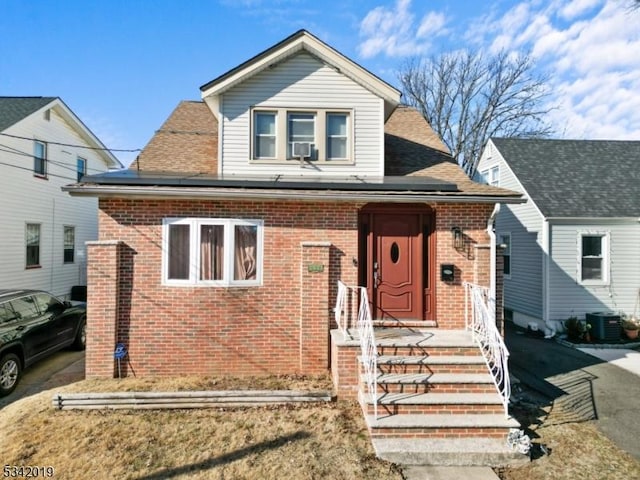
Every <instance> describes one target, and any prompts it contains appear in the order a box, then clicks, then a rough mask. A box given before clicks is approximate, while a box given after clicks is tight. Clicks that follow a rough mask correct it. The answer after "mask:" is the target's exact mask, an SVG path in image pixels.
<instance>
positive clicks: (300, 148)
mask: <svg viewBox="0 0 640 480" xmlns="http://www.w3.org/2000/svg"><path fill="white" fill-rule="evenodd" d="M293 156H294V157H296V158H299V159H300V165H304V159H305V158H310V157H311V143H309V142H293Z"/></svg>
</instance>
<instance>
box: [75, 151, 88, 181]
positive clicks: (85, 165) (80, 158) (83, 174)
mask: <svg viewBox="0 0 640 480" xmlns="http://www.w3.org/2000/svg"><path fill="white" fill-rule="evenodd" d="M81 161H82V166H83V169H82V172H80V170H79V169H78V165H79V164H80V162H81ZM80 173H82V175H80ZM86 174H87V159H86V158H84V157H80V156H78V157H76V177H80V178H82V177H83V176H85V175H86ZM80 178H78V179H77V180H78V182H79V181H80Z"/></svg>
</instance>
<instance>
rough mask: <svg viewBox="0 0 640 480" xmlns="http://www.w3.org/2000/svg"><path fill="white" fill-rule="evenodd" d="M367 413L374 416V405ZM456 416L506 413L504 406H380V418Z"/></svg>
mask: <svg viewBox="0 0 640 480" xmlns="http://www.w3.org/2000/svg"><path fill="white" fill-rule="evenodd" d="M366 413H368V414H369V415H373V414H374V410H373V405H372V404H367V405H366ZM434 413H437V414H456V415H458V414H459V415H463V414H464V415H474V414H482V413H487V414H500V413H504V407H503V406H502V405H484V404H482V405H472V404H465V405H447V404H443V405H404V404H394V405H378V415H379V416H389V415H414V414H415V415H421V414H434Z"/></svg>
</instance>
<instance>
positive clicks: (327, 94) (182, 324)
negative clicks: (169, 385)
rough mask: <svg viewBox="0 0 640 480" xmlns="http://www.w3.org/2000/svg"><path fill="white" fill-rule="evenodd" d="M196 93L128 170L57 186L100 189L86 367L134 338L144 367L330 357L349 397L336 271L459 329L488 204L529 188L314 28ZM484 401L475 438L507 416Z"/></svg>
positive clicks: (485, 263)
mask: <svg viewBox="0 0 640 480" xmlns="http://www.w3.org/2000/svg"><path fill="white" fill-rule="evenodd" d="M201 92H202V98H203V101H202V102H197V101H184V102H181V103H180V104H179V105H178V106H177V107H176V109H175V110H174V111H173V113H172V114H171V115H170V117H169V118H168V119H167V120H166V121H165V123H164V124H163V125H162V126H161V127H160V129H159V130H158V131H157V132H156V133H155V135H154V136H153V138H152V139H151V141H150V142H149V144H148V145H147V146H146V148H145V149H144V151H143V152H142V153H141V154H140V156H139V157H138V159H137V160H136V161H135V162H134V163H133V164H132V165H131V167H130V168H129V169H128V170H123V171H119V172H111V173H108V174H101V175H93V176H88V177H85V178H84V180H83V182H82V183H78V184H75V185H70V186H68V187H66V190H67V191H68V192H69V193H70V194H71V195H89V196H96V197H98V198H99V205H100V212H99V224H100V232H99V240H98V241H97V242H93V243H91V244H90V245H89V247H88V256H89V262H88V287H89V293H88V296H89V298H88V346H87V357H86V375H87V377H112V376H113V375H114V362H113V348H114V345H115V343H116V342H124V343H125V344H126V345H127V347H128V350H129V355H130V360H131V364H132V366H133V369H134V370H135V372H136V374H137V375H138V376H145V375H146V376H171V375H185V374H201V375H219V374H221V373H225V374H236V375H262V374H286V373H299V374H317V373H325V372H327V371H329V370H331V371H332V375H333V378H334V383H335V385H336V392H337V394H338V396H341V397H347V398H349V397H351V398H353V397H355V396H356V395H357V394H358V388H357V387H358V383H359V382H358V378H357V371H358V368H359V367H358V357H359V353H358V352H359V350H358V347H357V345H358V343H357V336H358V335H357V334H355V333H354V335H353V336H352V335H351V334H350V333H349V332H350V331H351V330H349V329H347V330H343V331H340V330H335V331H334V332H332V333H331V334H330V331H331V330H332V329H335V327H336V324H335V322H336V320H335V317H334V312H333V308H334V306H335V304H336V297H337V293H338V282H339V281H340V282H343V283H344V284H346V285H348V286H358V285H359V286H362V287H365V288H364V290H365V291H366V292H367V294H368V299H369V302H370V307H371V310H370V311H371V316H372V319H373V323H374V325H375V326H376V327H377V328H381V327H388V328H387V329H386V330H385V332H386V333H388V332H389V331H390V330H392V329H393V327H403V328H397V329H395V330H393V331H394V332H396V333H397V334H398V335H399V336H400V335H402V336H403V338H404V337H405V335H404V334H405V333H407V329H409V330H410V333H411V334H414V335H415V334H416V333H417V332H424V329H425V328H430V331H431V332H435V331H440V332H445V331H446V332H454V333H458V334H459V335H458V336H460V335H463V334H464V328H465V287H464V282H472V283H475V284H479V285H484V286H487V287H488V286H490V283H491V282H490V278H491V277H492V276H491V274H490V270H491V267H492V260H491V258H493V257H492V256H491V255H490V252H491V251H492V249H491V248H490V246H491V233H490V230H491V229H490V228H488V225H489V224H490V218H491V216H492V213H493V212H494V209H495V206H496V204H498V203H513V202H520V201H521V200H520V195H519V194H517V193H515V192H512V191H509V190H505V189H501V188H497V187H492V186H489V185H483V184H479V183H475V182H473V181H471V180H470V179H469V178H467V176H466V175H465V174H464V172H463V171H462V170H461V169H460V168H459V167H458V165H457V164H456V163H455V162H454V161H453V160H452V158H451V157H450V155H449V153H448V151H447V149H446V147H445V146H444V144H443V143H442V141H441V140H440V139H439V138H438V136H437V135H436V134H435V133H434V132H433V130H432V129H431V127H430V126H429V125H428V124H427V123H426V122H425V120H424V118H423V117H422V116H421V115H420V114H419V113H418V112H417V111H416V110H414V109H412V108H409V107H406V106H403V105H401V104H400V92H399V91H398V90H396V89H395V88H394V87H392V86H391V85H389V84H387V83H386V82H384V81H382V80H381V79H379V78H378V77H376V76H374V75H373V74H371V73H370V72H368V71H366V70H364V69H363V68H362V67H360V66H359V65H357V64H356V63H354V62H353V61H351V60H350V59H348V58H346V57H345V56H343V55H342V54H340V53H339V52H337V51H336V50H334V49H333V48H331V47H330V46H328V45H327V44H325V43H323V42H321V41H320V40H319V39H317V38H316V37H314V36H313V35H311V34H310V33H309V32H307V31H304V30H301V31H299V32H296V33H295V34H293V35H291V36H290V37H288V38H286V39H284V40H283V41H281V42H280V43H278V44H276V45H275V46H273V47H271V48H269V49H267V50H266V51H264V52H262V53H260V54H258V55H257V56H255V57H253V58H251V59H250V60H248V61H246V62H244V63H242V64H241V65H239V66H238V67H236V68H234V69H232V70H230V71H229V72H227V73H224V74H223V75H221V76H219V77H218V78H216V79H214V80H212V81H211V82H209V83H207V84H205V85H203V86H202V87H201ZM493 263H495V262H493ZM449 271H451V272H452V273H449ZM493 283H494V284H495V283H496V282H493ZM498 291H499V289H498ZM497 311H498V312H499V311H500V308H498V309H497ZM428 335H429V336H430V337H434V335H433V334H428ZM380 336H381V338H382V337H384V336H385V334H384V333H381V334H380ZM434 338H435V337H434ZM414 341H418V340H416V339H415V337H414ZM465 341H467V339H466V337H465ZM354 342H355V343H354ZM467 343H468V342H467ZM445 344H446V345H448V346H449V347H451V348H449V350H444V351H443V354H444V355H445V357H446V358H448V359H450V358H451V356H452V355H454V354H457V353H460V354H461V355H462V353H461V350H462V349H463V348H466V347H470V348H471V349H472V350H471V352H472V353H471V354H470V356H469V358H473V359H474V361H475V359H476V357H475V354H477V353H478V348H477V346H475V344H474V343H473V342H472V343H471V344H470V346H469V345H467V344H465V345H457V344H456V345H454V344H452V343H451V342H450V341H446V342H445ZM414 350H415V349H414ZM456 352H457V353H456ZM425 355H426V354H425ZM429 355H434V354H433V353H430V354H429ZM425 358H426V357H425ZM382 360H383V359H382V358H381V359H380V360H379V361H380V362H382ZM454 363H455V364H456V365H458V366H454V367H449V370H450V371H463V372H471V371H472V370H469V369H468V368H469V364H470V363H474V362H469V361H464V359H463V361H461V362H460V361H458V362H454ZM476 363H478V364H479V365H474V366H473V368H480V371H484V375H486V370H487V368H486V366H485V363H484V361H483V360H482V357H480V361H479V362H476ZM460 365H462V366H460ZM422 367H424V364H423V365H422ZM430 368H431V367H430ZM473 371H475V370H473ZM469 375H476V376H477V375H480V374H479V373H474V374H468V375H467V377H469ZM473 379H475V377H474V378H473ZM473 379H472V380H473ZM414 383H415V382H414ZM422 383H424V384H426V382H422V381H421V384H422ZM462 383H464V382H462ZM467 383H469V382H467ZM472 383H473V382H472ZM448 385H449V390H447V389H446V387H443V388H444V390H443V391H450V392H462V391H463V390H464V388H468V389H471V390H474V389H475V390H474V391H478V389H477V386H474V385H471V386H468V385H467V384H464V385H462V386H461V383H460V381H458V382H457V383H456V382H453V384H451V383H449V384H448ZM451 385H453V386H451ZM429 388H431V387H429ZM483 388H488V390H487V392H493V394H494V395H495V390H496V387H495V386H494V385H493V383H492V382H491V381H489V386H488V387H487V386H486V385H485V386H484V387H483ZM483 391H484V390H483ZM488 394H489V393H487V394H486V395H488ZM460 398H462V397H460ZM361 401H363V398H361ZM483 402H484V400H483ZM366 403H367V401H366V400H364V401H363V406H364V405H365V404H366ZM480 403H482V402H480ZM494 403H495V402H494ZM492 405H493V404H492ZM493 407H495V409H496V410H495V411H494V410H491V409H490V408H489V409H487V407H486V405H483V406H482V407H480V408H481V409H482V410H483V411H484V413H487V412H489V413H490V415H487V418H488V417H490V416H491V417H492V420H491V422H494V423H491V422H489V423H490V425H484V424H480V425H479V430H478V432H479V434H478V435H480V436H482V437H502V436H504V434H505V429H507V428H509V427H512V426H513V421H512V420H511V419H504V415H500V414H499V412H501V409H502V406H501V404H500V402H499V401H498V402H497V406H495V405H493ZM493 407H492V408H493ZM443 408H444V407H443ZM447 408H448V407H447ZM474 408H475V407H473V406H472V407H469V408H467V409H466V410H465V411H467V412H468V411H469V410H470V409H471V410H473V409H474ZM365 409H366V408H365ZM449 410H451V408H449ZM396 413H398V412H396ZM497 417H500V418H502V421H499V420H497ZM457 420H459V418H458V419H457ZM378 421H379V420H378V419H376V418H373V419H370V422H369V425H370V427H371V428H372V435H373V434H374V433H373V432H374V428H375V427H376V422H378ZM419 424H420V422H417V423H416V424H415V425H414V426H415V427H416V428H418V429H419V430H420V432H422V433H423V434H424V435H417V436H424V437H429V435H430V434H429V429H430V427H429V425H419ZM378 426H379V427H380V428H381V430H380V432H381V434H380V436H381V437H388V436H389V435H392V434H391V433H389V432H390V431H389V430H384V428H385V425H382V424H380V425H378ZM386 427H389V428H393V426H389V425H386ZM456 428H458V429H459V428H460V426H459V425H458V426H457V427H456V426H451V427H450V428H449V430H447V428H444V429H442V428H440V430H439V431H440V432H446V431H450V432H451V433H452V435H453V436H460V433H459V431H458V433H456V431H455V429H456ZM405 430H406V429H405ZM434 431H435V430H434ZM415 432H417V430H416V431H414V433H415ZM418 433H419V432H418ZM399 435H400V436H402V434H399ZM442 435H443V434H442V433H439V434H438V436H440V437H441V436H442ZM413 436H416V435H413ZM474 440H477V438H476V439H474ZM476 443H477V442H476ZM376 448H378V447H376ZM469 448H470V449H472V448H471V447H469ZM380 453H381V450H379V454H380ZM381 456H382V455H381ZM470 462H472V461H470Z"/></svg>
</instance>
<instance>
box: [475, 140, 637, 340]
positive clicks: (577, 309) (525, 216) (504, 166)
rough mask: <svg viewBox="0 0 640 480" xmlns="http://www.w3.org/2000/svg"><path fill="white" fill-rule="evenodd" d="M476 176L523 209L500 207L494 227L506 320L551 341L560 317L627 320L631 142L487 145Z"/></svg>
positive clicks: (632, 287)
mask: <svg viewBox="0 0 640 480" xmlns="http://www.w3.org/2000/svg"><path fill="white" fill-rule="evenodd" d="M478 173H479V174H480V175H481V176H482V177H483V178H484V180H485V182H486V183H489V184H491V185H495V186H500V187H504V188H508V189H511V190H516V191H519V192H522V193H524V194H525V197H526V198H527V200H528V201H527V202H526V203H524V204H519V205H503V206H502V208H501V210H500V213H499V215H498V218H497V221H496V234H497V237H498V243H502V244H505V246H506V249H505V272H504V273H505V276H504V297H505V298H504V305H505V310H506V313H507V318H508V317H509V315H512V318H513V321H514V322H515V323H516V324H518V325H520V326H528V325H529V324H530V323H532V322H535V323H537V324H538V326H539V328H541V329H546V330H547V333H551V332H550V330H551V329H555V330H558V329H560V328H561V324H560V322H562V321H564V320H566V319H567V318H568V317H570V316H577V317H578V318H584V317H585V314H586V313H595V312H616V313H626V314H632V313H633V311H634V308H635V302H636V299H637V295H638V289H639V288H640V141H609V140H548V139H515V138H514V139H507V138H492V139H490V140H489V142H488V143H487V145H486V147H485V150H484V152H483V154H482V157H481V160H480V163H479V165H478ZM637 313H640V312H637Z"/></svg>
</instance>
